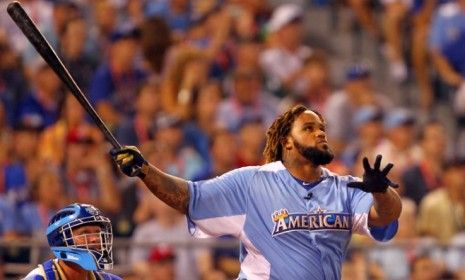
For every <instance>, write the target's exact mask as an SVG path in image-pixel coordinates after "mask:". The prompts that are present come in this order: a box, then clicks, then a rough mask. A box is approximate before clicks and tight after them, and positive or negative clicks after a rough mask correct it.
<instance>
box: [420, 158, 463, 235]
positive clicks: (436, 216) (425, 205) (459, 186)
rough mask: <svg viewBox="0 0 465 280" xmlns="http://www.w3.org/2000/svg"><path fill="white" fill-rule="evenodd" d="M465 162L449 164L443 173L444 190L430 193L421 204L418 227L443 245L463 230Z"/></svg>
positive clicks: (422, 233)
mask: <svg viewBox="0 0 465 280" xmlns="http://www.w3.org/2000/svg"><path fill="white" fill-rule="evenodd" d="M464 176H465V162H464V161H463V160H450V161H449V162H448V163H447V165H446V166H445V169H444V174H443V179H442V187H441V188H439V189H437V190H434V191H432V192H430V193H428V194H427V195H426V196H425V197H424V198H423V200H422V201H421V203H420V209H419V212H418V220H417V227H418V232H419V234H420V235H422V236H431V237H433V238H435V239H437V240H438V241H439V242H441V243H443V244H447V242H449V241H450V240H451V238H452V237H453V236H454V235H456V234H457V233H459V232H460V231H463V230H464V225H465V195H464V194H465V192H464V190H463V182H464V180H465V178H464Z"/></svg>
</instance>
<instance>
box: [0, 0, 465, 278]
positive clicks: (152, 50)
mask: <svg viewBox="0 0 465 280" xmlns="http://www.w3.org/2000/svg"><path fill="white" fill-rule="evenodd" d="M8 2H9V1H2V2H0V142H1V149H0V236H1V238H2V239H3V240H6V241H8V240H22V239H23V238H33V239H35V240H45V236H44V230H45V228H46V226H47V223H48V220H49V218H50V217H51V215H52V214H54V213H55V211H56V210H58V209H60V208H61V207H63V206H64V205H66V204H67V203H70V202H83V203H92V204H94V205H95V206H96V207H98V208H100V209H102V210H103V211H104V212H105V214H106V215H108V216H109V217H111V220H112V222H113V226H114V235H115V237H124V238H130V239H131V240H133V241H135V242H150V241H153V242H156V241H157V240H160V238H161V239H164V240H169V241H173V242H176V241H178V242H180V241H183V240H189V239H190V236H189V233H188V231H187V223H186V218H185V217H184V216H182V215H180V214H178V213H177V212H176V211H174V210H172V209H170V208H169V207H168V206H166V205H165V204H164V203H162V202H161V201H159V200H158V199H157V198H155V197H154V196H152V195H150V194H149V192H148V191H147V190H146V189H145V188H144V186H143V184H142V183H141V181H139V180H134V179H132V178H128V177H125V176H123V175H122V174H120V173H118V172H117V169H116V168H115V166H114V164H113V163H112V162H111V159H110V157H109V156H108V151H109V149H110V147H109V144H108V143H107V142H106V141H105V139H104V137H103V135H102V134H101V133H100V131H99V130H98V129H97V127H96V126H95V125H94V124H93V122H92V121H91V120H90V118H89V116H88V115H87V114H86V112H85V111H84V110H83V108H82V107H81V106H80V104H79V103H78V101H77V100H76V99H75V98H74V96H73V95H72V94H70V93H69V92H68V91H67V89H66V88H65V87H64V86H63V84H62V83H61V82H60V80H59V78H58V77H57V76H56V75H55V73H54V72H53V70H51V69H50V68H49V67H48V66H47V64H46V63H45V62H44V61H43V60H42V59H41V58H40V56H39V55H38V54H37V53H36V51H35V50H34V49H33V47H32V46H31V45H30V44H29V42H28V41H27V39H26V38H25V37H24V36H23V35H22V33H21V31H20V30H19V29H18V28H17V27H16V26H15V24H14V23H13V21H12V20H11V19H10V18H9V16H8V15H7V14H6V5H7V4H8ZM21 2H22V4H23V5H24V7H25V9H26V11H27V12H28V13H29V15H30V16H31V17H32V19H33V20H34V22H35V23H36V24H37V26H38V27H39V29H40V30H41V31H42V32H43V33H44V35H45V37H46V38H47V39H48V41H49V42H50V44H51V45H52V46H53V47H54V48H55V50H56V52H57V53H58V54H59V56H60V57H61V58H62V60H63V62H64V64H65V65H66V66H67V68H68V69H69V71H70V73H71V74H72V75H73V77H74V78H75V80H76V82H77V84H78V85H79V86H80V88H81V89H82V90H83V92H85V94H86V95H87V97H88V99H89V101H90V102H91V103H92V105H93V106H94V107H95V109H96V111H97V112H98V113H99V115H100V116H101V117H102V119H103V121H104V122H105V123H106V124H107V126H108V127H109V128H110V130H111V131H112V132H113V133H114V134H115V135H116V138H117V139H118V140H119V141H120V143H122V144H124V145H136V146H138V147H139V148H140V149H141V151H142V153H143V154H144V156H145V158H146V159H147V160H148V161H149V162H151V163H153V164H155V165H156V166H157V167H159V168H161V169H162V170H164V171H166V172H168V173H170V174H174V175H177V176H180V177H184V178H186V179H190V180H203V179H208V178H211V177H215V176H217V175H219V174H222V173H224V172H227V171H229V170H231V169H234V168H237V167H241V166H247V165H259V164H262V163H263V157H262V150H263V147H264V142H265V139H266V130H267V128H268V126H269V125H270V124H271V122H272V121H273V120H274V118H275V117H276V116H277V115H278V114H279V113H280V112H283V111H284V110H286V109H287V108H289V106H292V105H294V104H297V103H302V104H304V105H306V106H308V107H309V108H312V109H315V110H317V111H319V112H321V113H322V114H323V116H324V117H325V118H326V122H327V134H328V138H329V139H328V140H329V142H330V145H331V147H332V149H333V151H334V152H335V155H336V157H335V160H334V161H333V162H332V163H331V164H330V165H329V166H327V167H328V168H329V169H330V170H332V171H335V172H338V173H340V174H353V175H356V176H361V175H362V172H363V169H362V165H361V159H362V158H363V157H364V156H368V157H369V158H370V159H371V160H373V158H374V157H375V156H376V155H377V154H382V155H383V162H392V163H394V166H395V167H394V169H393V171H392V172H391V173H390V176H391V177H392V178H391V180H392V181H395V182H398V183H399V184H400V186H401V187H400V189H399V193H400V194H401V195H402V198H403V203H404V207H403V214H402V216H401V219H400V229H399V232H398V234H397V237H396V238H395V240H393V241H391V242H389V243H387V244H384V245H383V246H381V247H376V248H375V249H373V250H369V251H368V252H366V251H365V250H363V249H360V248H363V246H369V245H370V244H371V241H369V240H366V239H359V238H358V237H356V238H354V240H353V242H352V245H353V249H351V250H350V252H349V254H348V256H347V261H346V262H345V264H344V267H343V275H344V276H343V279H465V258H463V256H465V248H462V249H458V248H460V246H462V247H463V246H464V244H465V185H464V182H465V160H464V158H465V83H464V82H465V49H464V47H463V46H464V45H465V0H455V1H454V0H449V1H447V0H412V1H409V0H379V1H378V0H347V1H341V0H314V1H293V2H292V3H289V2H287V3H282V2H284V1H266V0H99V1H91V0H22V1H21ZM314 9H318V10H319V11H326V12H331V13H333V15H335V16H336V17H337V15H338V11H345V12H347V13H349V14H350V16H351V19H350V24H351V25H353V26H356V27H357V28H358V30H359V32H360V33H361V34H364V36H367V37H368V38H369V40H370V41H371V42H373V43H374V44H375V45H376V48H377V49H378V50H379V54H380V57H378V58H376V59H378V60H379V61H381V64H382V65H384V68H385V69H386V71H384V72H383V73H384V74H383V75H385V76H383V77H381V81H382V82H381V83H376V82H375V81H374V80H375V78H376V77H379V73H377V71H376V69H375V67H373V65H374V62H373V61H370V59H373V57H363V55H362V57H361V58H360V57H358V58H356V59H355V58H352V57H345V60H344V61H348V63H346V64H345V65H343V66H342V67H340V68H341V69H332V68H331V67H332V66H333V65H335V63H334V56H335V55H334V50H335V49H338V47H339V46H329V47H328V46H325V44H320V43H319V42H318V40H317V39H315V38H316V37H312V34H311V32H309V28H308V27H309V26H310V27H312V26H318V24H319V23H318V22H316V20H315V19H314V18H313V17H311V16H309V15H310V14H311V13H312V11H313V10H314ZM310 29H311V28H310ZM340 32H351V31H349V30H348V29H347V28H342V31H341V30H333V32H327V33H326V34H325V37H327V38H331V37H333V36H338V33H340ZM338 65H339V66H340V65H341V64H340V63H339V64H338ZM335 72H340V73H342V75H341V77H342V78H339V79H336V78H335V76H334V75H333V74H334V73H335ZM406 84H408V85H409V86H410V87H411V88H414V89H415V90H414V92H415V96H413V97H412V98H413V100H414V102H404V101H405V99H403V98H398V96H402V95H404V94H408V93H404V92H402V89H404V88H405V87H403V86H405V85H406ZM392 85H394V86H397V85H398V87H396V88H397V89H398V91H399V92H396V93H393V92H392V91H386V89H387V88H392ZM440 108H446V110H442V111H440V110H439V109H440ZM438 112H446V114H445V115H442V113H441V114H439V113H438ZM445 116H446V117H445ZM391 174H392V175H391ZM224 238H225V239H228V237H224ZM431 244H434V245H441V246H442V245H449V244H452V245H456V246H458V247H441V246H434V247H431V246H430V245H431ZM115 250H116V249H115ZM116 251H117V250H116ZM116 251H115V259H116V264H118V261H119V258H118V253H117V252H116ZM2 255H3V261H4V262H26V263H27V262H28V257H27V256H28V255H27V253H25V251H24V250H4V252H2ZM46 257H47V254H45V255H44V258H46ZM238 257H239V248H237V249H212V250H207V249H189V248H186V247H179V248H178V247H173V246H170V245H169V244H158V245H157V246H154V247H153V248H151V247H147V246H144V247H138V246H135V247H134V248H133V249H132V250H131V252H130V256H129V259H130V265H131V267H132V273H131V275H126V277H127V278H128V279H129V278H130V277H132V278H133V279H154V278H153V277H156V279H230V278H234V277H236V276H237V274H238V271H239V261H238Z"/></svg>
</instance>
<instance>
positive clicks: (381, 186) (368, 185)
mask: <svg viewBox="0 0 465 280" xmlns="http://www.w3.org/2000/svg"><path fill="white" fill-rule="evenodd" d="M381 158H382V156H381V155H377V156H376V160H375V164H374V165H373V168H371V167H370V164H369V163H368V159H367V158H366V157H364V158H363V168H364V169H365V173H364V174H363V181H362V182H350V183H348V184H347V186H348V187H350V188H357V189H361V190H362V191H364V192H369V193H384V192H386V190H387V189H388V187H389V186H391V187H393V188H398V187H399V185H397V184H395V183H393V182H391V180H389V179H388V178H387V174H388V173H389V171H390V170H391V169H392V167H393V166H394V165H393V164H392V163H389V164H388V165H386V166H385V167H384V168H383V170H380V166H381Z"/></svg>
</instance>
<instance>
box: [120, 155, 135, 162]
mask: <svg viewBox="0 0 465 280" xmlns="http://www.w3.org/2000/svg"><path fill="white" fill-rule="evenodd" d="M133 159H134V156H133V155H129V156H127V157H125V158H123V159H122V160H121V164H127V163H129V162H130V161H132V160H133Z"/></svg>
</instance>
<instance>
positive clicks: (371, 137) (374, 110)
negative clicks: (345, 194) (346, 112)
mask: <svg viewBox="0 0 465 280" xmlns="http://www.w3.org/2000/svg"><path fill="white" fill-rule="evenodd" d="M383 117H384V115H383V112H382V111H381V109H380V108H379V107H376V106H363V107H361V108H360V109H358V110H357V111H356V112H355V115H354V118H353V120H352V123H353V124H352V125H353V127H354V128H355V129H356V135H357V137H356V138H355V139H354V140H352V141H351V142H350V144H349V145H348V146H347V148H346V149H345V150H344V153H343V154H342V160H343V162H344V164H345V165H346V166H347V168H348V169H349V170H350V171H351V172H350V174H353V175H354V176H359V175H363V169H361V168H358V169H357V167H358V166H359V165H360V166H362V159H363V157H365V156H369V157H371V156H373V155H374V154H373V153H374V149H375V148H376V147H377V146H378V144H379V143H380V142H381V140H382V139H383V137H384V128H383Z"/></svg>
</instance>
